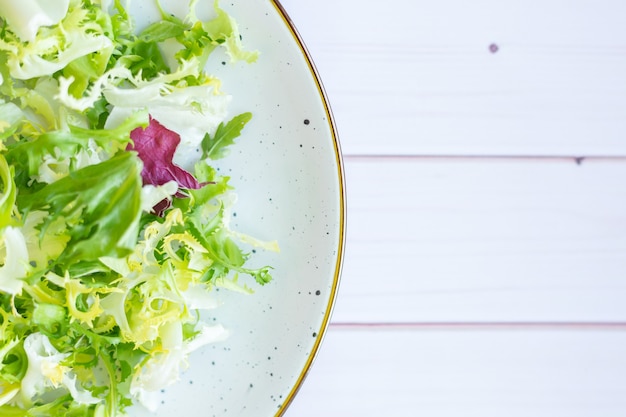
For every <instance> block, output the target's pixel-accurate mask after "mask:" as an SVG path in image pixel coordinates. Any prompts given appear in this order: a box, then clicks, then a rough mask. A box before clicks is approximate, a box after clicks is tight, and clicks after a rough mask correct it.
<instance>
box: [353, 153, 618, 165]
mask: <svg viewBox="0 0 626 417" xmlns="http://www.w3.org/2000/svg"><path fill="white" fill-rule="evenodd" d="M343 159H344V160H346V161H354V162H358V161H387V160H389V161H391V160H407V161H410V160H504V161H506V160H511V161H546V162H548V161H560V162H563V161H570V162H575V163H576V164H577V165H581V164H582V163H583V162H587V161H588V162H626V155H623V156H622V155H594V156H577V155H444V154H441V155H439V154H385V155H382V154H372V155H368V154H346V153H344V154H343Z"/></svg>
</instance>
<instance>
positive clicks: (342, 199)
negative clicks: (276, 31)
mask: <svg viewBox="0 0 626 417" xmlns="http://www.w3.org/2000/svg"><path fill="white" fill-rule="evenodd" d="M269 1H270V3H271V4H272V6H273V7H274V9H275V10H276V12H277V13H278V15H279V17H280V18H281V20H282V21H283V23H284V24H285V26H286V27H287V29H289V33H290V34H291V37H292V38H293V40H294V41H295V42H296V46H297V48H298V49H299V50H300V53H301V55H302V57H303V58H304V60H305V62H306V65H307V68H308V70H309V72H310V75H311V76H312V77H313V81H314V82H315V85H316V87H317V92H318V94H319V97H320V99H321V102H322V105H323V107H324V112H325V114H326V120H327V124H328V128H329V130H330V134H331V138H332V142H333V150H334V154H335V161H336V164H337V173H336V174H337V180H338V185H339V196H338V197H339V231H338V232H339V236H338V237H339V238H338V244H337V250H336V253H337V255H336V259H335V272H334V276H333V281H332V288H331V291H330V296H329V298H328V305H327V306H326V312H325V314H324V318H323V320H322V324H321V326H320V328H319V330H318V332H317V336H316V338H315V343H314V344H313V348H312V349H311V352H310V353H309V355H308V357H307V360H306V362H305V364H304V367H303V368H302V370H301V371H300V374H299V375H298V378H297V379H296V382H295V384H294V385H293V387H292V388H291V390H290V391H289V393H288V394H287V396H286V398H285V401H283V403H282V404H281V406H280V408H279V409H278V411H277V413H276V414H275V415H274V417H281V416H283V414H284V413H285V412H286V411H287V409H288V408H289V406H290V405H291V403H292V402H293V400H294V398H295V397H296V395H297V393H298V391H299V390H300V388H301V387H302V385H303V384H304V380H305V379H306V377H307V375H308V373H309V371H310V370H311V367H312V365H313V362H314V361H315V359H316V358H317V355H318V353H319V350H320V347H321V344H322V342H323V340H324V337H325V336H326V331H327V330H328V326H329V324H330V318H331V316H332V313H333V310H334V307H335V303H336V300H337V293H338V291H339V285H340V281H341V272H342V268H343V261H344V253H345V245H346V215H347V208H346V181H345V170H344V163H343V156H342V155H343V154H342V152H341V144H340V142H339V133H338V131H337V125H336V122H335V118H334V116H333V112H332V109H331V106H330V103H329V100H328V95H327V93H326V90H325V88H324V84H323V83H322V79H321V77H320V74H319V72H318V70H317V67H316V66H315V63H314V61H313V58H312V56H311V54H310V52H309V50H308V48H307V47H306V44H305V43H304V40H303V38H302V36H301V35H300V33H299V32H298V29H297V28H296V26H295V24H294V22H293V20H292V19H291V17H290V16H289V14H288V13H287V10H286V9H285V7H284V6H283V5H282V4H281V2H280V0H269Z"/></svg>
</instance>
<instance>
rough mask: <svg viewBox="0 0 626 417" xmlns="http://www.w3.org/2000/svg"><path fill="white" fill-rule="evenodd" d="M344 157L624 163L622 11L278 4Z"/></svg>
mask: <svg viewBox="0 0 626 417" xmlns="http://www.w3.org/2000/svg"><path fill="white" fill-rule="evenodd" d="M283 4H284V5H285V7H286V9H287V11H288V12H289V13H290V15H291V16H292V18H293V20H294V21H295V23H296V26H297V27H298V29H299V31H300V33H301V34H302V36H303V38H304V40H305V42H306V44H307V46H308V48H309V50H310V51H311V53H312V55H313V58H314V61H315V62H316V65H317V67H318V69H319V71H320V73H321V75H322V79H323V82H324V84H325V86H326V89H327V91H328V94H329V97H330V101H331V105H332V107H333V109H334V112H335V116H336V119H337V124H338V127H339V132H340V137H341V140H342V144H343V150H344V152H345V153H346V154H350V155H356V154H359V155H361V154H367V155H375V154H385V155H388V154H418V155H428V154H436V155H561V154H565V155H575V156H576V155H596V156H598V155H621V156H624V155H626V141H625V140H624V139H623V137H624V132H625V131H626V47H625V45H626V3H624V2H620V1H616V0H600V1H591V0H587V1H578V2H576V4H575V5H573V4H571V3H569V2H567V1H564V0H549V1H539V0H535V1H525V0H511V1H507V2H499V1H497V0H481V1H478V2H460V1H456V0H443V1H438V2H432V1H425V0H417V1H416V0H390V1H389V2H387V3H385V4H384V5H381V4H380V2H376V1H373V0H366V1H363V2H360V3H359V5H358V6H356V7H355V6H354V4H353V3H352V2H348V1H334V0H333V1H331V0H321V1H317V2H299V1H295V0H284V1H283Z"/></svg>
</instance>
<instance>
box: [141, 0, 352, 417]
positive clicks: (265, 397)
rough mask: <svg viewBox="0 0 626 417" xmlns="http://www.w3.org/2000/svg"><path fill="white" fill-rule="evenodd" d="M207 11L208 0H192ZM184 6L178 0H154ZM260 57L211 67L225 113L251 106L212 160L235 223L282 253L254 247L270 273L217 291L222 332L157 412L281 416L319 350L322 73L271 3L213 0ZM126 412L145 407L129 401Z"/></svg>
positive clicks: (337, 176) (327, 173)
mask: <svg viewBox="0 0 626 417" xmlns="http://www.w3.org/2000/svg"><path fill="white" fill-rule="evenodd" d="M198 3H199V8H198V12H199V13H198V14H199V16H200V17H202V16H203V14H206V16H208V13H209V10H210V8H211V5H212V4H213V0H199V2H198ZM161 4H162V5H163V7H164V9H165V10H168V11H169V12H172V13H174V14H177V15H179V16H184V15H185V14H186V8H187V1H181V0H161ZM131 6H132V7H131V13H132V15H133V16H134V17H135V19H136V22H137V24H138V25H139V26H142V25H144V24H145V23H147V22H149V21H150V20H151V19H154V18H157V16H158V14H157V12H156V8H155V7H154V5H153V3H152V2H151V1H147V0H143V1H141V2H140V1H136V2H131ZM220 6H221V7H222V8H224V9H225V10H226V11H228V12H229V13H230V14H231V15H233V16H234V17H235V19H236V20H237V22H238V24H239V29H240V32H241V35H242V37H243V41H244V44H245V46H246V48H248V49H257V50H259V51H260V52H261V55H260V57H259V60H258V62H257V63H255V64H252V65H248V64H244V63H239V64H237V65H234V66H232V65H229V64H225V65H224V64H222V61H227V59H226V57H224V56H221V55H219V54H216V55H215V56H212V57H211V60H210V62H209V66H208V71H209V72H210V73H213V74H215V75H217V76H219V77H220V78H221V79H222V81H223V84H222V89H223V90H224V91H225V92H226V93H228V94H231V95H232V97H233V101H232V103H231V106H230V110H231V116H232V115H235V114H238V113H240V112H244V111H251V112H252V113H253V119H252V121H251V122H250V123H249V124H248V125H247V126H246V128H245V130H244V133H243V136H242V137H241V138H239V139H238V144H237V145H236V146H235V147H233V149H232V151H231V154H230V155H229V156H228V157H227V158H225V159H223V160H221V161H220V163H219V169H220V170H221V172H222V173H225V174H227V175H229V176H230V177H231V184H232V185H233V186H234V187H235V190H236V192H237V195H238V201H237V204H236V210H235V213H234V214H235V217H234V218H233V221H232V223H231V226H232V228H233V229H234V230H238V231H240V232H243V233H248V234H251V235H253V236H255V237H258V238H260V239H265V240H274V239H276V240H277V241H278V242H279V245H280V247H281V252H280V253H279V254H274V253H262V251H257V253H256V254H255V256H254V257H253V262H254V264H258V265H262V264H271V265H273V266H274V271H273V275H274V281H273V282H272V283H270V284H268V285H266V286H264V287H258V286H256V285H251V286H252V287H253V288H255V290H256V293H255V294H253V295H243V294H235V293H229V292H226V291H220V292H219V298H220V301H221V302H222V305H221V306H220V307H219V308H218V309H217V310H215V311H214V312H213V314H212V316H211V320H215V321H216V322H219V323H222V324H223V325H224V326H225V327H227V328H228V329H229V330H230V331H231V337H230V338H229V339H228V340H227V341H226V342H222V343H219V344H214V345H210V346H208V347H205V348H204V349H202V350H201V351H198V352H195V353H194V355H192V356H191V358H190V363H189V369H188V370H187V371H186V372H185V373H184V374H183V375H182V379H181V381H180V382H179V383H177V384H176V385H174V386H172V387H170V388H168V389H166V390H165V392H163V393H162V404H161V407H160V408H159V410H158V411H157V413H156V416H163V417H165V416H167V417H171V416H176V415H180V416H183V415H184V416H185V417H211V416H242V417H243V416H250V417H270V416H280V415H282V414H283V413H284V411H285V409H286V408H287V406H288V404H289V403H290V402H291V400H292V399H293V397H294V396H295V394H296V392H297V390H298V388H299V387H300V385H301V384H302V383H303V381H304V378H305V376H306V373H307V372H308V370H309V368H310V366H311V364H312V362H313V360H314V358H315V355H316V353H317V351H318V349H319V348H320V344H321V342H322V338H323V336H324V332H325V329H326V327H327V325H328V321H329V319H330V315H331V311H332V307H333V304H334V300H335V296H336V293H337V290H338V285H339V275H340V269H341V262H342V257H343V247H344V237H345V192H344V190H345V186H344V177H343V168H342V162H341V152H340V148H339V143H338V139H337V135H336V130H335V126H334V122H333V120H332V116H331V112H330V109H329V106H328V102H327V100H326V96H325V94H324V91H323V88H322V85H321V82H320V80H319V77H318V76H317V73H316V71H315V69H314V66H313V63H312V61H311V59H310V57H309V55H308V53H307V52H306V49H305V47H304V45H303V43H302V41H301V39H300V37H299V36H298V34H297V32H296V30H295V28H294V26H293V24H292V23H291V22H290V20H289V18H288V17H287V15H286V13H285V11H284V10H283V8H282V7H281V5H280V4H279V3H278V2H277V1H271V0H239V1H228V2H227V1H222V2H221V3H220ZM129 411H130V414H131V415H132V416H134V417H144V416H154V415H155V414H152V413H149V412H147V411H145V410H144V409H140V408H133V409H131V410H129Z"/></svg>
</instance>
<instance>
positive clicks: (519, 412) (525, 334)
mask: <svg viewBox="0 0 626 417" xmlns="http://www.w3.org/2000/svg"><path fill="white" fill-rule="evenodd" d="M625 348H626V332H624V331H593V330H592V331H585V330H573V331H556V332H554V331H536V330H530V331H529V330H516V329H510V330H507V331H489V330H464V331H445V330H433V331H423V330H382V331H380V330H376V331H371V330H365V331H361V330H346V329H333V328H331V329H330V331H329V332H328V334H327V336H326V339H325V341H324V344H323V348H322V350H321V351H320V353H319V356H318V358H317V360H316V361H315V363H314V364H313V367H312V370H311V372H310V373H309V376H308V378H307V379H306V380H305V382H304V385H303V387H302V388H301V390H300V393H299V395H298V396H297V397H296V398H295V401H294V402H293V403H292V405H291V407H290V408H289V409H288V410H287V413H286V414H285V416H286V417H308V416H310V417H317V416H327V417H334V416H336V417H343V416H360V417H370V416H371V417H374V416H376V417H378V416H428V417H458V416H465V417H502V416H507V417H554V416H568V417H596V416H600V415H601V416H603V417H622V416H623V415H624V410H625V409H626V396H625V395H624V392H626V379H625V378H624V375H625V374H626V355H624V349H625Z"/></svg>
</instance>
